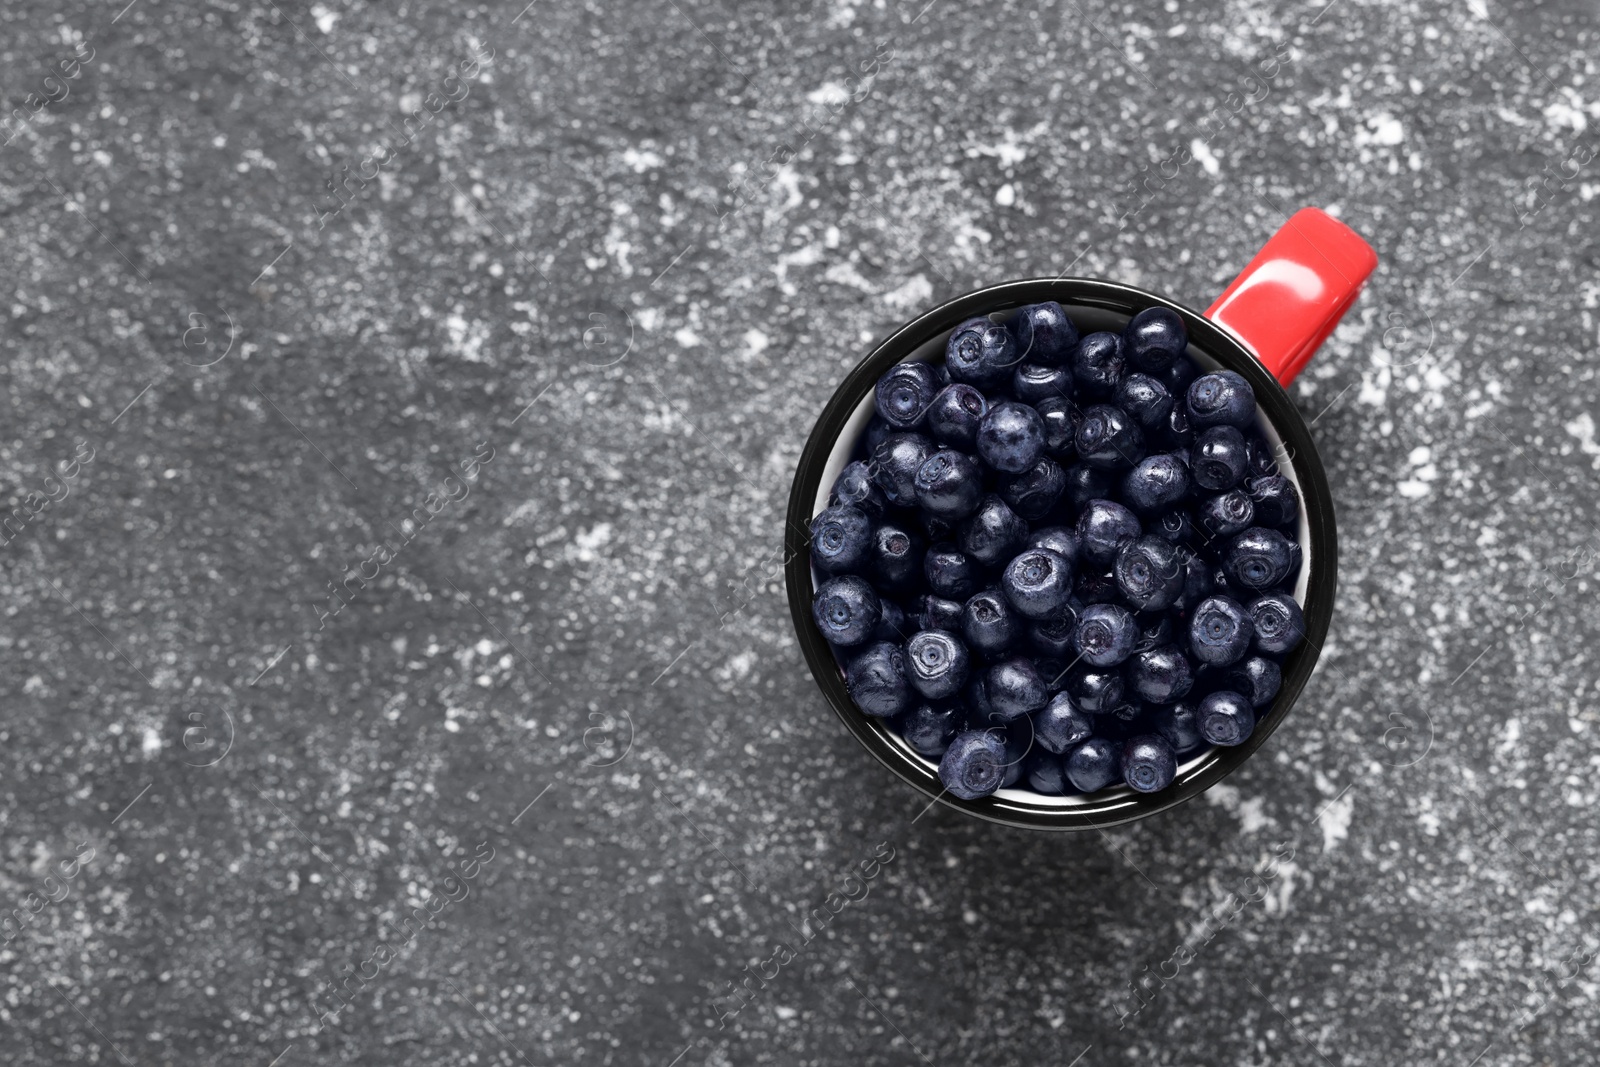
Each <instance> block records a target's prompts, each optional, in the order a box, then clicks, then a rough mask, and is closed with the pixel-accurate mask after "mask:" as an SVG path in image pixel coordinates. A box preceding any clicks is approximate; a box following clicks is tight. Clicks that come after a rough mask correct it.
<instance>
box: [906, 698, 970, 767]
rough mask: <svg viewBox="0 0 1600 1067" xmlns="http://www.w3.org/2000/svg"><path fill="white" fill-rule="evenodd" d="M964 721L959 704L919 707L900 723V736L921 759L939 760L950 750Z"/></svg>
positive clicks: (923, 705)
mask: <svg viewBox="0 0 1600 1067" xmlns="http://www.w3.org/2000/svg"><path fill="white" fill-rule="evenodd" d="M960 721H961V707H960V706H959V705H957V704H918V705H917V706H915V707H913V708H912V709H911V710H910V711H908V712H906V713H905V715H904V716H903V717H902V718H901V720H900V736H901V737H903V738H905V739H906V744H908V745H910V746H911V748H912V750H913V751H914V752H916V753H917V755H919V756H925V757H927V758H928V759H938V758H939V757H940V756H943V755H944V753H945V750H946V749H948V748H949V747H950V741H951V739H952V738H954V737H955V736H956V727H957V725H959V723H960Z"/></svg>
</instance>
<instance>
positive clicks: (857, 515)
mask: <svg viewBox="0 0 1600 1067" xmlns="http://www.w3.org/2000/svg"><path fill="white" fill-rule="evenodd" d="M871 552H872V520H871V519H870V518H868V517H867V513H866V512H864V511H862V510H861V509H860V508H857V507H851V506H850V505H848V504H836V505H834V506H833V507H831V508H827V509H825V510H824V511H822V512H821V513H820V514H819V515H818V516H817V517H816V518H814V519H812V520H811V562H812V563H814V564H816V567H817V569H818V570H820V571H826V572H828V573H829V574H842V573H845V572H848V571H858V570H860V569H861V568H862V567H863V566H865V565H866V562H867V560H868V558H869V557H870V555H871Z"/></svg>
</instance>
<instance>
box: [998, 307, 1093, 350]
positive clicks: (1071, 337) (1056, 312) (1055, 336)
mask: <svg viewBox="0 0 1600 1067" xmlns="http://www.w3.org/2000/svg"><path fill="white" fill-rule="evenodd" d="M1006 325H1007V326H1009V327H1010V328H1011V332H1012V334H1013V335H1014V336H1015V337H1016V339H1017V352H1018V354H1019V355H1021V357H1022V358H1023V359H1026V360H1029V361H1031V362H1033V363H1049V364H1058V363H1064V362H1066V360H1067V359H1069V358H1070V357H1071V355H1072V349H1073V348H1074V346H1076V345H1077V343H1078V327H1077V326H1076V325H1075V324H1074V323H1073V321H1072V320H1071V319H1070V318H1068V317H1067V313H1066V312H1065V311H1063V310H1061V305H1060V304H1058V303H1056V302H1055V301H1054V300H1049V301H1046V302H1045V303H1043V304H1028V305H1027V306H1025V307H1020V308H1018V309H1017V313H1016V314H1015V315H1013V316H1011V318H1010V320H1008V321H1007V323H1006Z"/></svg>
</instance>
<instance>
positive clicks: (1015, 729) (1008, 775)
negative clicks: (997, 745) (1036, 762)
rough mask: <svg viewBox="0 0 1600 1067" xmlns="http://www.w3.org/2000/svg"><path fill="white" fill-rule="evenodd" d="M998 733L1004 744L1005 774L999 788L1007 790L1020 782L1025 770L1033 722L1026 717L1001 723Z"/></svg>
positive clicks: (1029, 750) (1031, 745) (1031, 748)
mask: <svg viewBox="0 0 1600 1067" xmlns="http://www.w3.org/2000/svg"><path fill="white" fill-rule="evenodd" d="M1000 733H1001V735H1002V739H1003V741H1004V744H1005V751H1006V767H1005V774H1004V775H1003V776H1002V777H1001V778H1000V788H1001V789H1009V788H1011V787H1012V786H1014V785H1016V784H1017V783H1018V782H1020V781H1022V776H1023V774H1024V773H1025V772H1026V770H1027V764H1028V753H1030V752H1032V751H1033V720H1032V719H1029V718H1028V717H1027V716H1025V715H1024V716H1021V717H1020V718H1016V719H1012V720H1011V721H1009V722H1006V723H1002V724H1001V726H1000Z"/></svg>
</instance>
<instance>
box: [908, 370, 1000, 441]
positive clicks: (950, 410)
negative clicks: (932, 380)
mask: <svg viewBox="0 0 1600 1067" xmlns="http://www.w3.org/2000/svg"><path fill="white" fill-rule="evenodd" d="M987 414H989V401H988V400H986V399H985V398H984V395H983V393H982V392H980V391H979V390H977V389H975V388H973V387H972V386H970V385H967V384H965V383H963V382H952V383H951V384H949V385H947V386H945V387H944V388H943V389H941V390H939V392H938V394H937V395H935V396H934V398H933V402H932V403H930V404H929V405H928V413H927V414H926V415H925V416H923V420H922V424H923V428H924V429H925V430H926V431H927V432H928V434H929V436H931V437H932V438H933V439H934V440H935V441H937V442H939V443H940V444H942V445H949V446H950V447H951V448H959V449H963V450H964V451H969V452H970V451H971V450H972V449H973V448H974V447H975V446H976V445H977V441H978V424H979V423H980V422H982V421H983V417H984V416H985V415H987Z"/></svg>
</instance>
